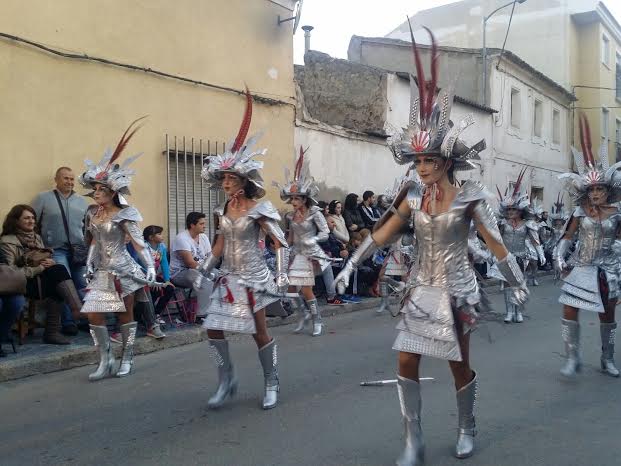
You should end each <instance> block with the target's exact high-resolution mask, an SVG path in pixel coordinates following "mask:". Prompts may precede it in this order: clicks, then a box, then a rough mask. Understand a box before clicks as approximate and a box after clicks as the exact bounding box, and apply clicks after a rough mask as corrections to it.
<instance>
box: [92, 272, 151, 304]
mask: <svg viewBox="0 0 621 466" xmlns="http://www.w3.org/2000/svg"><path fill="white" fill-rule="evenodd" d="M115 279H116V280H118V281H119V282H120V285H121V290H122V293H123V296H127V295H128V294H131V293H133V292H134V291H136V290H139V289H140V288H142V287H143V286H144V285H140V284H138V283H136V282H135V281H133V280H131V279H128V278H125V277H122V278H120V279H119V278H116V277H115V276H114V275H113V274H111V273H108V272H106V271H105V270H98V271H97V272H95V275H94V277H93V279H92V280H91V282H90V283H89V284H88V286H87V287H86V296H84V304H83V305H82V309H81V310H80V312H81V313H84V314H88V313H91V312H93V313H97V312H101V313H104V312H125V304H124V303H123V300H122V299H121V297H120V296H119V293H118V291H117V290H116V286H115V283H114V282H115Z"/></svg>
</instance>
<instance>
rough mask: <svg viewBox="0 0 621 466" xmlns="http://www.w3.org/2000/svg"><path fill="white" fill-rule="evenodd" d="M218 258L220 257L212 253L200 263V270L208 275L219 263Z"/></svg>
mask: <svg viewBox="0 0 621 466" xmlns="http://www.w3.org/2000/svg"><path fill="white" fill-rule="evenodd" d="M218 260H219V258H218V257H216V256H215V255H213V254H212V255H211V256H209V257H208V258H207V259H205V260H204V261H203V262H202V263H200V264H199V266H198V271H199V272H200V273H202V274H203V275H208V274H209V272H211V271H212V270H213V269H214V267H215V266H216V265H217V264H218Z"/></svg>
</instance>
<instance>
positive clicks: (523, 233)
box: [489, 170, 545, 323]
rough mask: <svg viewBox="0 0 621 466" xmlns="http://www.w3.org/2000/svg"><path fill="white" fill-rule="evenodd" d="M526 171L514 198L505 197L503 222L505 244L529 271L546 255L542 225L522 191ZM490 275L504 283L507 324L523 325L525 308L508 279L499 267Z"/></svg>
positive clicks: (543, 262) (500, 225)
mask: <svg viewBox="0 0 621 466" xmlns="http://www.w3.org/2000/svg"><path fill="white" fill-rule="evenodd" d="M525 172H526V170H522V171H521V172H520V174H519V176H518V178H517V180H516V182H515V185H514V188H513V191H512V193H511V195H510V196H508V195H507V192H506V191H505V196H504V197H501V199H500V221H499V228H500V233H501V235H502V239H503V242H504V244H505V246H506V248H507V249H508V250H509V252H511V253H512V254H513V255H514V256H515V258H516V259H517V262H518V264H519V266H520V269H521V270H522V271H525V270H526V269H527V268H528V265H529V263H530V262H531V261H535V262H537V261H538V260H539V261H541V263H542V264H545V254H544V253H543V248H542V247H541V244H540V243H539V226H538V225H537V224H536V223H535V222H534V221H533V220H532V219H531V218H530V217H531V216H532V214H531V212H530V208H529V206H530V203H529V201H528V196H527V195H526V194H525V193H523V192H521V191H520V188H521V186H522V181H523V179H524V174H525ZM489 275H490V276H492V277H494V278H497V279H499V280H501V286H502V288H504V295H505V306H506V310H507V313H506V314H505V319H504V321H505V322H506V323H511V322H517V323H521V322H523V321H524V316H523V311H524V306H523V304H519V303H516V302H515V300H513V299H512V296H513V294H514V290H511V289H508V288H507V284H508V280H507V279H506V277H505V276H504V274H503V273H502V271H500V270H499V267H498V266H497V264H494V265H492V267H491V268H490V273H489ZM508 286H509V287H510V286H511V285H508Z"/></svg>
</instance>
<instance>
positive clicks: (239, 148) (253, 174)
mask: <svg viewBox="0 0 621 466" xmlns="http://www.w3.org/2000/svg"><path fill="white" fill-rule="evenodd" d="M251 121H252V95H251V94H250V91H249V90H248V87H246V111H245V113H244V117H243V119H242V123H241V126H240V128H239V131H238V133H237V137H236V138H235V140H234V141H232V142H231V143H229V144H228V145H227V147H229V149H227V150H226V151H225V152H224V153H223V154H219V155H214V156H211V157H209V158H208V160H207V161H206V162H205V165H204V166H203V170H202V172H201V176H202V177H203V180H205V182H206V183H207V184H208V185H209V186H214V187H220V186H221V185H222V178H223V177H224V174H225V173H234V174H236V175H238V176H241V177H242V178H245V179H247V180H248V181H249V182H250V183H252V184H253V185H254V186H255V187H256V189H257V194H256V196H255V197H256V198H261V197H263V196H265V189H264V187H263V178H261V174H260V173H259V170H261V169H262V168H263V162H262V161H259V160H253V158H254V157H257V156H259V155H265V153H266V152H267V149H261V150H257V151H253V150H252V147H253V146H254V144H255V143H256V142H257V140H258V139H259V138H260V137H261V134H260V133H259V134H256V135H254V136H252V137H251V138H249V139H248V140H247V141H246V136H247V135H248V130H249V129H250V122H251Z"/></svg>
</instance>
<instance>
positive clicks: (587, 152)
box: [580, 113, 595, 167]
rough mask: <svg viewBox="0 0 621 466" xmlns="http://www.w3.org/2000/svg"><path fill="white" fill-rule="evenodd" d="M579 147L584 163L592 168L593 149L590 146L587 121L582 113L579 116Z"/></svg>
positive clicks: (593, 164) (589, 132)
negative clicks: (580, 147)
mask: <svg viewBox="0 0 621 466" xmlns="http://www.w3.org/2000/svg"><path fill="white" fill-rule="evenodd" d="M580 145H581V146H582V156H583V157H584V162H585V163H586V165H587V166H588V167H594V166H595V157H593V147H592V144H591V128H590V127H589V120H587V117H586V116H585V115H584V113H581V114H580Z"/></svg>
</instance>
